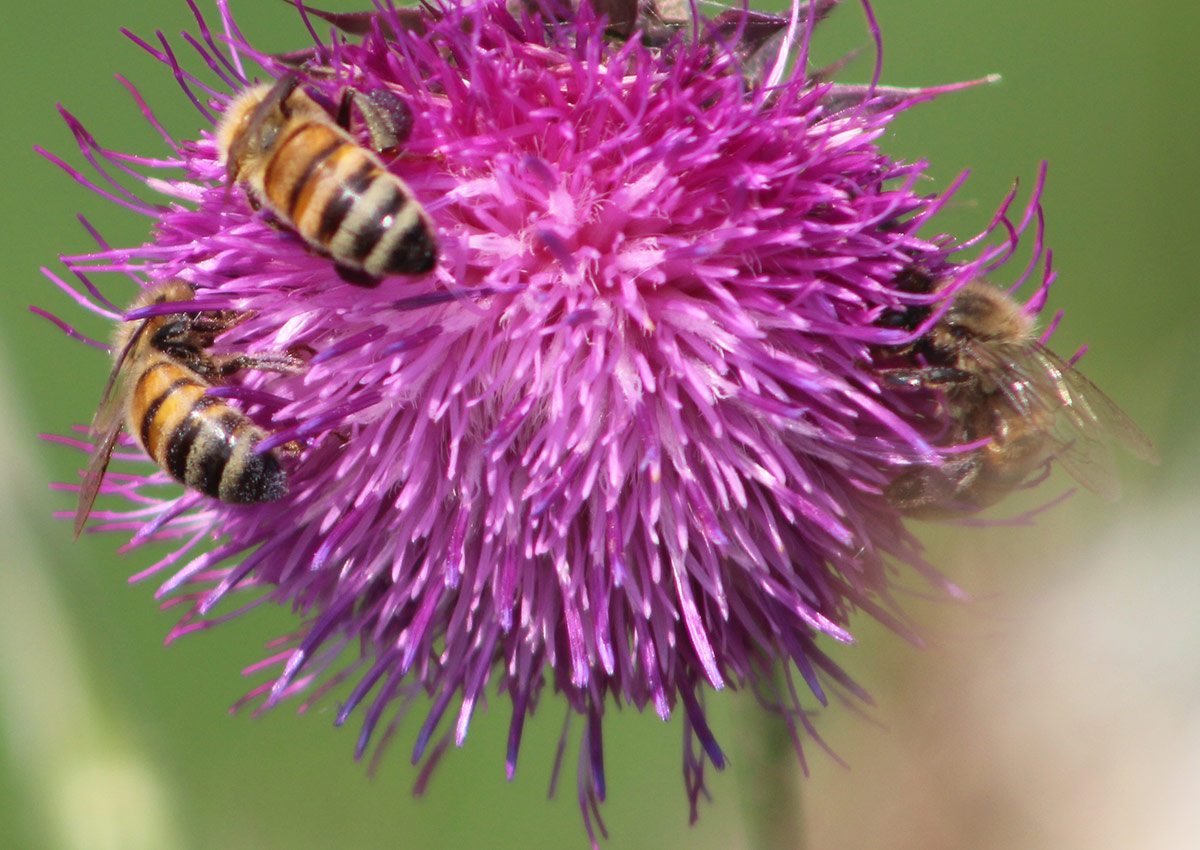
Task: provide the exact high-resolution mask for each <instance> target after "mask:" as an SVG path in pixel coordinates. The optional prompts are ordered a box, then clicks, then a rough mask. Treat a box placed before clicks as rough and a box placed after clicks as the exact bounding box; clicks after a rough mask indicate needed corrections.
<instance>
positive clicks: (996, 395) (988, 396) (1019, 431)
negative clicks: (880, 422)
mask: <svg viewBox="0 0 1200 850" xmlns="http://www.w3.org/2000/svg"><path fill="white" fill-rule="evenodd" d="M897 288H898V289H900V290H901V291H907V292H913V293H918V294H932V293H935V292H937V291H938V290H939V289H940V288H941V286H940V285H939V283H938V282H937V281H935V280H934V279H933V278H932V277H930V276H929V275H926V274H924V273H922V272H919V271H916V270H912V269H909V270H907V271H906V272H904V273H902V274H901V276H900V277H899V278H897ZM935 306H936V305H932V304H919V305H914V306H911V307H909V308H908V309H907V310H903V311H894V312H892V313H890V314H885V317H884V319H883V320H882V321H881V324H884V325H888V326H892V327H897V328H901V329H904V330H908V331H916V330H918V329H919V328H920V327H921V326H922V325H923V324H924V323H925V322H926V321H928V319H929V317H930V316H932V315H933V310H934V307H935ZM880 353H881V354H882V355H883V360H884V362H885V363H892V364H897V365H891V366H889V367H885V368H882V369H880V370H879V373H880V375H881V376H882V377H883V378H884V379H885V380H887V381H888V382H889V383H891V384H894V385H897V386H900V387H905V388H910V389H913V390H935V391H938V392H940V393H941V398H942V400H941V402H940V403H941V405H942V406H943V410H944V412H945V414H946V416H947V418H948V420H949V423H950V429H949V431H948V433H947V434H946V435H945V437H944V438H943V440H942V444H943V445H944V446H945V447H946V448H951V447H955V446H969V445H971V444H978V445H976V446H974V447H971V448H966V449H964V450H961V451H953V452H948V453H947V454H946V455H945V457H944V458H943V459H942V463H941V464H940V465H936V466H930V465H917V466H914V467H912V468H910V469H907V470H905V471H904V472H902V473H901V474H900V475H898V476H897V477H896V478H895V479H894V480H893V481H892V482H891V483H890V484H889V485H888V486H887V487H886V488H885V490H884V495H885V496H886V497H887V499H888V501H889V502H891V504H892V506H893V507H895V508H896V509H897V510H899V511H900V512H901V513H903V514H905V515H907V516H912V517H917V518H921V519H939V518H947V517H955V516H962V515H963V514H964V513H970V512H972V511H976V510H980V509H981V508H985V507H988V506H990V505H993V504H995V503H996V502H998V501H1000V500H1001V499H1002V498H1004V497H1005V496H1006V495H1008V494H1009V493H1011V492H1012V491H1013V490H1015V489H1017V488H1019V487H1021V486H1022V485H1023V484H1025V483H1026V481H1027V480H1028V479H1029V478H1030V476H1031V475H1032V474H1033V473H1034V472H1036V471H1038V470H1039V469H1043V468H1045V466H1046V465H1047V464H1048V463H1049V462H1050V461H1051V460H1055V461H1058V463H1059V464H1061V465H1062V467H1063V468H1064V469H1065V470H1067V472H1069V473H1070V474H1071V476H1072V477H1074V478H1075V480H1077V481H1078V482H1079V483H1080V484H1083V485H1084V486H1085V487H1087V488H1088V489H1089V490H1092V491H1093V492H1095V493H1098V494H1099V495H1101V496H1103V497H1105V498H1108V499H1115V498H1116V496H1117V494H1118V492H1119V488H1118V483H1117V477H1116V470H1115V466H1114V463H1113V458H1112V452H1111V450H1110V448H1109V447H1110V446H1111V445H1112V444H1117V445H1120V446H1122V447H1124V448H1125V449H1127V450H1128V451H1129V452H1130V453H1131V454H1133V455H1134V456H1136V457H1138V458H1139V459H1142V460H1148V461H1150V462H1152V463H1154V462H1157V455H1156V454H1155V451H1154V446H1153V444H1151V442H1150V440H1149V439H1148V438H1147V437H1146V435H1145V434H1143V433H1142V432H1141V430H1140V429H1139V428H1138V427H1137V425H1135V424H1134V423H1133V421H1132V420H1131V419H1130V418H1129V417H1128V416H1127V415H1126V414H1125V413H1124V412H1123V411H1122V410H1121V409H1120V408H1119V407H1117V405H1116V404H1115V403H1113V401H1112V400H1110V399H1109V398H1108V396H1106V395H1105V394H1104V393H1103V392H1101V391H1100V389H1099V388H1098V387H1097V386H1096V385H1095V384H1093V383H1092V382H1091V381H1089V380H1088V379H1087V378H1086V377H1084V376H1083V375H1082V374H1081V373H1080V372H1079V371H1078V370H1077V369H1075V368H1074V367H1073V366H1071V365H1070V364H1069V363H1067V362H1066V361H1064V360H1063V359H1062V358H1061V357H1059V356H1058V355H1057V354H1055V353H1054V352H1053V351H1051V350H1050V349H1048V348H1046V347H1045V346H1044V345H1042V344H1041V342H1039V341H1038V339H1037V336H1036V334H1035V332H1034V321H1033V316H1032V315H1031V314H1030V313H1028V312H1026V311H1025V310H1023V309H1022V307H1021V305H1020V304H1019V303H1018V302H1017V301H1015V300H1014V299H1013V298H1012V296H1010V295H1009V294H1008V293H1007V292H1005V291H1004V290H1002V289H999V288H997V287H995V286H991V285H990V284H988V283H985V282H984V281H982V280H972V281H969V282H968V283H967V284H965V285H964V286H962V287H961V288H960V289H958V290H957V291H956V292H955V293H954V295H953V300H952V301H951V302H950V306H949V307H948V308H947V309H946V311H945V313H943V314H942V316H941V317H940V318H938V320H937V321H935V322H933V324H932V325H930V327H929V328H928V330H926V331H925V332H924V333H923V334H922V335H921V336H919V337H917V338H916V339H915V340H914V341H912V342H911V343H909V344H907V345H903V346H899V347H895V348H885V349H883V350H882V351H881V352H880ZM898 364H903V365H898Z"/></svg>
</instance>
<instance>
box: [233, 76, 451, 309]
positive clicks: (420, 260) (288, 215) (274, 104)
mask: <svg viewBox="0 0 1200 850" xmlns="http://www.w3.org/2000/svg"><path fill="white" fill-rule="evenodd" d="M354 94H357V93H353V92H351V90H347V95H346V96H345V97H344V98H343V108H342V109H341V110H340V112H341V115H340V116H339V117H340V119H341V121H342V122H343V123H344V124H349V115H350V108H349V107H350V104H351V103H353V104H354V105H356V106H358V108H359V111H360V112H362V113H363V114H364V115H365V116H366V118H367V125H368V127H369V128H370V130H371V132H372V135H375V133H376V130H377V128H382V127H385V126H387V125H388V123H389V122H388V120H387V119H388V118H389V116H387V115H380V114H379V113H380V112H381V111H383V110H386V109H388V107H389V105H391V106H394V105H395V104H396V102H397V101H398V99H397V98H396V97H395V95H393V94H391V93H390V92H386V93H383V94H385V95H386V98H385V99H383V100H380V99H379V98H372V97H370V96H369V95H365V96H359V97H355V96H354ZM404 108H405V109H407V107H406V106H405V107H404ZM396 141H397V139H395V138H393V137H388V138H385V139H383V140H380V141H378V142H377V146H378V147H380V148H384V147H389V146H392V145H394V144H395V143H396ZM217 146H218V148H219V150H220V152H221V159H222V162H223V163H224V165H225V168H226V173H227V176H228V180H229V182H230V184H232V183H241V184H243V185H244V186H245V188H246V190H247V192H248V194H249V196H250V199H251V201H252V202H253V203H256V204H259V205H262V206H265V207H266V208H267V209H269V210H270V211H271V212H272V213H274V214H275V216H277V217H278V218H279V219H280V220H281V221H283V222H284V223H285V224H287V225H288V226H289V227H291V228H293V229H294V230H295V231H296V232H297V233H298V234H299V235H300V236H301V237H302V238H303V239H304V241H305V242H307V243H308V244H309V245H311V246H312V247H313V248H315V249H317V250H318V251H321V252H322V253H325V254H328V255H329V256H330V257H331V258H332V259H333V261H334V263H335V264H336V265H337V266H338V268H339V271H340V272H342V273H343V277H345V278H346V279H347V280H349V281H350V282H351V283H356V284H359V285H363V286H374V285H377V284H378V283H379V278H382V277H386V276H388V275H393V274H413V275H415V274H424V273H426V272H428V271H430V270H431V269H432V268H433V267H434V264H435V263H436V262H437V243H436V239H435V237H434V230H433V222H432V221H431V220H430V218H429V215H428V214H427V213H426V212H425V208H424V207H423V206H421V204H420V202H418V201H417V200H416V198H414V197H413V194H412V190H410V189H409V188H408V185H407V184H405V182H404V181H403V180H401V179H400V178H399V177H397V176H396V175H395V174H392V173H391V172H390V171H389V170H388V169H387V166H386V165H384V163H383V161H382V160H381V159H380V158H379V157H378V156H377V155H376V154H375V153H373V152H372V151H370V150H368V149H367V148H365V147H363V146H362V145H360V144H359V143H358V142H357V141H356V140H355V139H354V137H353V136H352V135H351V134H350V133H349V131H348V130H347V129H346V128H345V127H343V126H339V123H338V122H337V121H335V120H334V119H333V117H332V116H330V114H329V113H328V112H327V111H326V110H325V109H324V107H322V106H321V105H320V104H319V103H317V102H316V101H315V100H313V99H312V97H310V96H309V95H308V94H307V93H306V92H305V91H304V89H303V88H301V86H300V81H299V79H298V78H297V77H295V76H294V75H291V74H288V75H285V76H283V77H280V78H279V80H277V81H276V82H275V83H274V84H269V83H268V84H263V85H260V86H255V87H254V88H251V89H248V90H247V91H245V92H243V93H242V95H241V96H239V97H238V98H237V99H236V100H234V101H233V103H231V104H230V105H229V107H228V108H227V109H226V110H225V117H224V118H223V119H222V120H221V123H220V125H219V126H218V128H217Z"/></svg>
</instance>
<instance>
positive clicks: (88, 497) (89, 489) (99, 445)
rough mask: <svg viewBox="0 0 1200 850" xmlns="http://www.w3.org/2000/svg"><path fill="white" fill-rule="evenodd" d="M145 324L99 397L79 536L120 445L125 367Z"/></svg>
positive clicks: (119, 358)
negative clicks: (105, 473)
mask: <svg viewBox="0 0 1200 850" xmlns="http://www.w3.org/2000/svg"><path fill="white" fill-rule="evenodd" d="M146 324H147V323H146V322H145V321H143V322H142V323H141V324H139V325H138V327H137V329H136V330H135V331H134V332H133V333H132V334H130V335H129V341H128V342H126V343H125V345H124V347H123V348H122V349H121V350H120V351H119V352H118V353H117V356H116V358H115V360H114V362H113V368H112V371H111V372H109V374H108V382H107V383H105V385H104V393H103V395H101V397H100V406H99V407H98V408H97V409H96V415H95V416H94V417H93V418H92V425H91V428H90V429H89V430H90V431H91V433H92V438H93V440H94V442H93V444H92V453H91V454H90V455H89V456H88V465H87V470H86V471H85V472H84V474H83V484H82V485H81V486H80V488H79V501H78V503H77V504H76V507H75V539H76V540H78V539H79V535H80V534H82V533H83V528H84V526H85V525H86V524H87V518H88V515H89V514H91V512H92V505H94V504H95V503H96V496H97V495H98V494H99V492H100V484H101V482H102V481H103V480H104V472H105V470H107V469H108V461H109V459H110V458H111V457H112V453H113V449H114V448H116V445H117V438H118V437H119V436H120V434H121V426H122V425H123V424H124V418H125V417H124V413H125V409H124V408H125V405H124V401H125V395H126V389H125V387H124V383H125V380H126V374H125V369H124V368H123V367H124V365H125V361H126V359H127V358H128V356H129V352H130V351H132V350H133V347H134V346H135V345H137V342H138V340H139V339H141V336H142V332H143V331H144V330H145V329H146Z"/></svg>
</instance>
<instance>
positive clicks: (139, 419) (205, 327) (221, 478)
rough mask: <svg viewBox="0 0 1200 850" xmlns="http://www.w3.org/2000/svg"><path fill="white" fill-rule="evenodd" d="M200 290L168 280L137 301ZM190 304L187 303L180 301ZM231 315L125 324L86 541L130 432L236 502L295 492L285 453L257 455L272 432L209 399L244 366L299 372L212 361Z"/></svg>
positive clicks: (84, 506)
mask: <svg viewBox="0 0 1200 850" xmlns="http://www.w3.org/2000/svg"><path fill="white" fill-rule="evenodd" d="M193 297H194V292H193V290H192V287H191V286H189V285H188V284H186V283H183V282H182V281H167V282H165V283H161V284H158V285H157V286H154V287H151V288H150V289H147V290H145V291H144V292H142V294H141V295H139V296H138V298H137V299H136V300H135V301H134V302H133V304H131V305H130V308H129V309H130V310H136V309H138V308H141V307H146V306H149V305H151V304H164V303H168V302H187V301H191V300H192V299H193ZM181 306H182V303H181ZM240 319H241V316H240V315H239V314H236V313H231V312H225V311H220V312H204V313H198V312H186V311H182V310H181V312H177V313H169V314H166V315H159V316H152V317H150V318H147V319H142V320H140V321H135V322H125V323H123V324H122V325H121V326H120V328H119V329H118V332H117V339H116V342H115V344H114V346H113V351H114V363H113V369H112V373H111V374H110V375H109V379H108V384H107V385H106V386H105V388H104V394H103V397H102V399H101V402H100V408H99V410H98V411H97V412H96V416H95V419H94V420H93V422H92V434H93V436H94V438H95V444H94V448H93V450H92V454H91V457H90V459H89V462H88V467H87V471H86V473H85V474H84V479H83V485H82V487H81V488H80V491H79V504H78V507H77V508H76V510H75V537H76V538H78V537H79V535H80V533H81V532H82V531H83V528H84V525H85V524H86V522H87V518H88V514H90V513H91V510H92V505H93V504H94V503H95V501H96V495H97V493H98V492H99V490H100V483H101V481H102V480H103V478H104V472H105V470H106V469H107V468H108V462H109V459H110V457H111V456H112V452H113V449H114V447H115V446H116V444H117V437H118V436H119V434H120V432H121V428H122V427H125V428H126V429H127V430H128V431H129V433H130V434H132V435H133V437H134V439H135V440H136V441H137V443H138V445H139V446H141V447H142V449H143V450H144V451H145V452H146V454H147V455H149V456H150V457H151V459H153V460H154V462H155V463H157V464H158V466H159V468H160V469H162V470H163V471H165V472H166V473H168V474H169V475H170V476H171V477H172V478H174V479H175V480H177V481H179V482H180V483H182V484H185V485H187V486H188V487H191V488H192V489H194V490H198V491H200V492H201V493H204V494H205V495H208V496H212V497H213V498H216V499H220V500H221V501H223V502H231V503H239V504H240V503H253V502H269V501H273V500H275V499H279V498H282V497H283V496H284V495H286V494H287V491H288V482H287V473H286V471H285V470H284V468H283V466H282V464H281V463H280V456H279V453H278V452H277V451H266V452H255V451H254V447H255V446H257V445H258V444H259V443H260V442H261V441H262V440H263V439H264V438H265V437H266V436H267V432H266V431H264V430H263V429H262V428H260V427H259V426H257V425H255V424H254V423H253V422H251V421H250V419H249V418H248V417H247V416H246V415H245V414H244V413H242V412H240V411H238V410H236V409H235V408H233V407H230V406H229V405H228V404H226V403H225V402H224V401H222V400H220V399H217V398H213V397H211V396H209V395H206V391H207V390H208V389H209V388H210V387H212V386H214V385H215V384H217V383H219V382H220V381H221V379H222V378H224V377H226V376H227V375H229V374H231V373H232V372H234V371H237V370H239V369H267V370H270V371H276V372H296V371H299V369H300V368H302V364H301V362H300V361H299V360H296V359H295V358H292V357H290V356H287V355H274V356H272V355H263V356H242V355H220V356H218V355H213V354H210V353H209V352H208V348H209V347H210V346H211V345H212V343H213V341H214V339H215V338H216V336H217V335H218V334H220V333H221V332H222V331H225V330H227V329H229V328H231V327H233V326H234V325H235V324H237V323H238V321H240Z"/></svg>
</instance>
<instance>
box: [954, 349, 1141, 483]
mask: <svg viewBox="0 0 1200 850" xmlns="http://www.w3.org/2000/svg"><path fill="white" fill-rule="evenodd" d="M972 354H973V355H974V356H975V358H976V360H977V361H978V362H979V363H980V365H981V366H982V367H983V368H984V370H985V372H986V373H987V374H988V375H989V376H990V377H991V378H992V379H993V380H995V381H996V382H997V384H998V385H999V390H1000V392H1002V393H1004V395H1005V397H1006V399H1007V400H1008V401H1009V403H1010V404H1011V405H1012V406H1013V409H1014V410H1016V411H1017V412H1018V413H1020V414H1021V415H1022V416H1026V417H1029V418H1032V419H1033V420H1034V421H1035V422H1037V421H1038V420H1041V421H1044V422H1045V423H1046V428H1045V431H1046V434H1047V437H1048V438H1049V439H1050V441H1051V443H1052V444H1053V445H1054V447H1055V448H1054V459H1055V460H1057V461H1058V462H1059V463H1060V464H1061V465H1062V467H1063V468H1064V469H1065V470H1067V472H1069V473H1070V474H1071V476H1072V477H1073V478H1074V479H1075V480H1076V481H1078V482H1079V483H1080V484H1082V485H1083V486H1084V487H1087V488H1088V489H1089V490H1091V491H1092V492H1094V493H1096V494H1098V495H1100V496H1102V497H1103V498H1106V499H1109V500H1115V499H1116V498H1117V496H1118V495H1119V493H1120V485H1119V482H1118V477H1117V468H1116V461H1115V459H1114V457H1113V453H1112V448H1111V447H1112V445H1113V444H1114V443H1115V444H1118V445H1120V446H1122V447H1123V448H1125V449H1127V450H1128V451H1129V452H1130V453H1131V454H1133V455H1134V456H1136V457H1138V458H1140V459H1142V460H1150V461H1156V460H1157V455H1156V454H1155V451H1154V446H1153V444H1151V442H1150V440H1149V439H1148V438H1147V437H1146V435H1145V434H1143V433H1142V431H1141V429H1139V428H1138V427H1137V425H1135V424H1134V423H1133V420H1131V419H1130V418H1129V416H1127V415H1126V414H1125V412H1124V411H1123V410H1121V408H1119V407H1117V405H1116V404H1115V403H1114V402H1113V401H1112V400H1111V399H1110V398H1109V397H1108V396H1106V395H1105V394H1104V393H1103V392H1101V391H1100V388H1099V387H1097V386H1096V385H1095V384H1093V383H1092V382H1091V381H1089V380H1088V379H1087V378H1086V377H1084V375H1083V374H1082V373H1081V372H1079V371H1078V370H1076V369H1075V368H1073V367H1072V366H1070V365H1069V364H1068V363H1066V361H1064V360H1063V359H1062V358H1061V357H1059V356H1058V355H1057V354H1055V353H1054V352H1053V351H1050V350H1049V349H1048V348H1045V347H1044V346H1042V345H1039V344H1036V343H1035V344H1025V345H1002V346H992V347H988V348H982V347H981V348H978V349H977V350H974V351H973V352H972Z"/></svg>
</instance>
